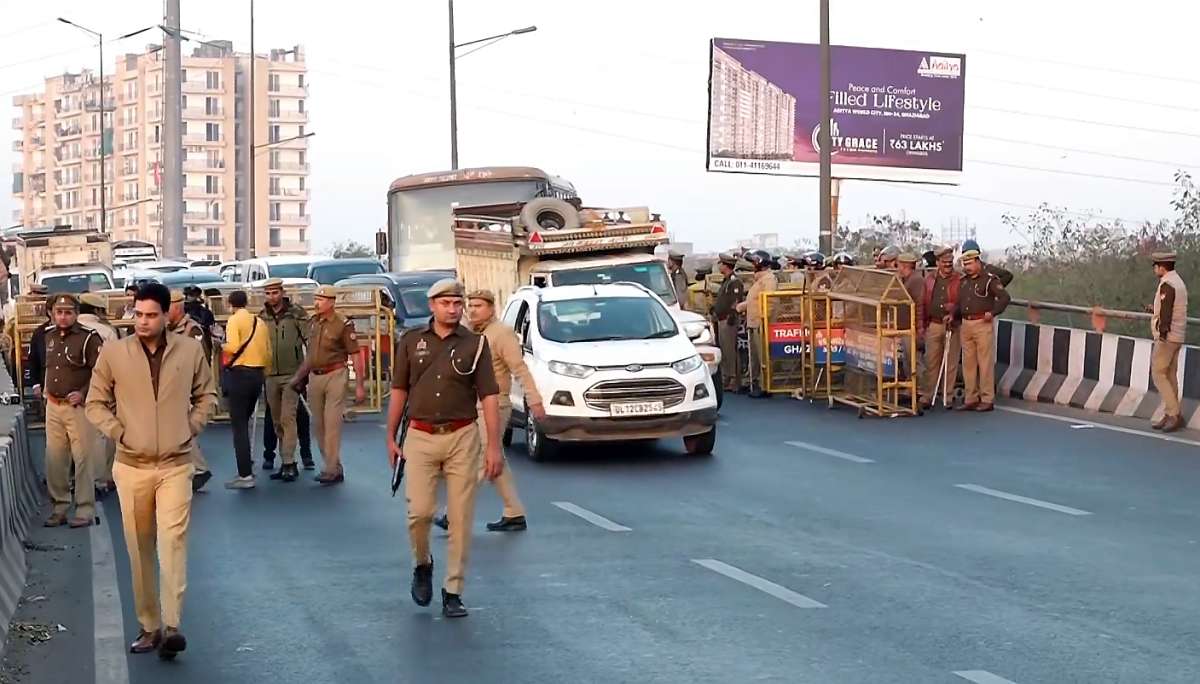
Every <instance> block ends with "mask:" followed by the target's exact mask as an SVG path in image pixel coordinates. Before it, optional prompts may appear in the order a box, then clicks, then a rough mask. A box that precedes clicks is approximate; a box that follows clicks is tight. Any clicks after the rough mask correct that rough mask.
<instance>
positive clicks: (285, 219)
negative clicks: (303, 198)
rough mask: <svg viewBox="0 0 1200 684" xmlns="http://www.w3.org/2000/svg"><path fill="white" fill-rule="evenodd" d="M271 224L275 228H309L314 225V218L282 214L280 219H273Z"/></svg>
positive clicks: (306, 215)
mask: <svg viewBox="0 0 1200 684" xmlns="http://www.w3.org/2000/svg"><path fill="white" fill-rule="evenodd" d="M269 223H270V224H271V225H273V226H308V225H310V224H312V216H309V215H308V214H305V215H303V216H301V215H300V214H280V215H279V218H277V219H271V220H270V221H269Z"/></svg>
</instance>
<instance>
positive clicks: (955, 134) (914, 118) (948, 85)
mask: <svg viewBox="0 0 1200 684" xmlns="http://www.w3.org/2000/svg"><path fill="white" fill-rule="evenodd" d="M819 50H820V48H819V46H817V45H813V44H807V43H776V42H769V41H753V40H737V39H727V38H715V39H713V40H712V41H711V44H710V53H711V58H710V61H709V79H708V85H709V98H708V155H707V156H708V170H709V171H719V172H729V173H758V174H773V175H784V176H815V175H818V173H819V164H820V148H819V146H818V144H817V134H818V124H819V123H820V120H821V101H820V99H819V98H820V88H821V86H820V83H821V75H820V69H819V57H820V54H819ZM830 59H831V62H830V72H831V76H832V80H831V91H830V94H829V97H830V100H831V103H830V104H831V111H832V113H833V120H832V124H831V125H830V135H831V138H832V142H833V149H832V151H831V155H832V159H833V176H834V177H835V178H852V179H864V180H893V181H897V180H898V181H912V182H921V183H942V184H951V185H952V184H955V183H957V182H958V179H959V176H960V175H961V174H962V161H963V149H962V147H963V146H962V141H963V106H964V104H965V99H966V98H965V95H966V91H965V83H966V56H965V55H961V54H952V53H944V52H917V51H911V50H887V49H881V48H863V47H848V46H842V45H834V46H832V47H831V48H830Z"/></svg>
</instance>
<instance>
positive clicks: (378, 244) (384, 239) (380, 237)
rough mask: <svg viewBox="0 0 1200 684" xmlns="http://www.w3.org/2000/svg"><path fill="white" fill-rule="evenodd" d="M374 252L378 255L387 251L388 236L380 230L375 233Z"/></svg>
mask: <svg viewBox="0 0 1200 684" xmlns="http://www.w3.org/2000/svg"><path fill="white" fill-rule="evenodd" d="M375 253H376V254H378V255H380V256H383V255H385V254H387V253H388V236H387V233H385V232H384V231H382V230H381V231H379V232H377V233H375Z"/></svg>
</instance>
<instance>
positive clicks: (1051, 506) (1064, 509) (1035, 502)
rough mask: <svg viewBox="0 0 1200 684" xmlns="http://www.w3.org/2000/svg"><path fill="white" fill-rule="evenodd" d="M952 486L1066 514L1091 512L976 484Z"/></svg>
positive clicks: (1086, 513)
mask: <svg viewBox="0 0 1200 684" xmlns="http://www.w3.org/2000/svg"><path fill="white" fill-rule="evenodd" d="M954 486H955V487H958V488H959V489H965V490H967V491H969V492H975V493H977V494H987V495H988V496H994V497H996V498H997V499H1007V500H1008V501H1016V502H1017V503H1023V504H1029V505H1030V506H1037V507H1038V508H1045V509H1046V510H1048V511H1058V512H1059V513H1066V514H1067V515H1091V513H1089V512H1088V511H1081V510H1079V509H1078V508H1071V507H1070V506H1060V505H1059V504H1056V503H1050V502H1049V501H1042V500H1040V499H1031V498H1029V497H1027V496H1021V495H1020V494H1009V493H1008V492H1002V491H1000V490H998V489H990V488H988V487H981V486H980V485H977V484H956V485H954Z"/></svg>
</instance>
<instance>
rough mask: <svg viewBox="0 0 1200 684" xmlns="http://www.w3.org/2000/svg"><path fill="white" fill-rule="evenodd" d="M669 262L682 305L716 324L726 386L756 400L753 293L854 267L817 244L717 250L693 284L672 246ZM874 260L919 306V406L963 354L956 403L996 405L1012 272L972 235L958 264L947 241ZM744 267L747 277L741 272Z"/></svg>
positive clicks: (758, 344)
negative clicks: (807, 248) (798, 276)
mask: <svg viewBox="0 0 1200 684" xmlns="http://www.w3.org/2000/svg"><path fill="white" fill-rule="evenodd" d="M668 261H669V262H670V263H671V264H672V270H671V274H672V284H673V285H674V287H675V290H676V292H677V293H679V297H678V298H679V301H680V305H681V306H683V307H684V308H690V309H692V310H695V311H696V312H697V313H701V314H704V315H705V316H707V317H708V318H709V320H710V321H711V322H712V324H713V326H714V328H715V330H716V334H717V341H718V344H719V345H720V348H721V377H722V379H723V382H724V383H725V387H724V390H725V391H726V392H734V393H742V392H745V393H747V394H748V395H749V396H750V397H753V398H765V397H768V396H770V395H769V394H768V393H767V392H766V391H765V388H764V387H763V367H764V366H765V364H766V363H767V360H766V359H764V358H762V355H763V351H764V349H765V343H764V340H763V335H764V334H765V330H764V326H765V321H764V312H763V311H762V303H761V301H762V300H761V297H760V296H759V295H760V294H761V293H763V292H773V291H775V290H777V289H778V288H779V283H780V280H781V278H785V277H788V276H784V275H783V274H786V273H788V272H795V271H804V272H809V273H819V274H821V275H824V276H827V277H823V278H822V277H818V278H814V279H813V282H814V283H816V284H817V287H818V288H821V289H827V288H828V287H829V286H830V285H831V284H832V282H833V278H834V277H836V274H837V273H838V272H839V271H840V270H841V269H842V268H844V267H847V266H855V265H856V264H855V258H854V257H853V256H852V255H850V254H848V253H846V252H839V253H837V254H834V255H833V256H832V257H826V256H825V255H824V254H822V253H820V252H816V251H811V252H806V253H802V254H788V255H777V256H772V255H771V254H770V253H769V252H767V251H765V250H748V251H743V252H740V253H722V254H721V255H720V256H719V257H718V258H717V262H716V268H717V269H718V270H719V275H720V277H713V272H712V266H706V267H703V268H701V269H699V270H697V272H696V278H697V281H696V283H694V284H691V285H688V284H687V280H686V276H681V274H682V263H683V255H681V254H678V253H675V252H672V253H670V254H669V255H668ZM873 261H874V263H873V264H872V267H873V268H875V269H878V270H883V271H889V272H893V273H895V274H896V276H897V277H898V278H899V280H900V282H901V284H902V285H903V286H904V288H905V290H906V291H907V292H908V294H909V296H910V297H911V298H912V300H913V303H914V307H915V308H916V314H917V315H916V320H917V327H918V331H917V341H918V342H917V344H918V349H919V350H920V351H922V352H923V353H922V354H921V357H920V361H921V366H923V369H924V371H923V373H921V375H920V382H919V388H920V389H919V394H920V397H919V400H920V403H921V405H922V407H928V406H930V405H931V404H932V403H933V402H934V400H935V398H936V397H935V394H937V393H938V390H939V388H940V387H944V386H945V384H946V379H948V381H949V383H951V384H953V383H954V382H955V381H956V378H957V376H958V366H959V359H960V357H961V359H962V371H963V385H964V387H965V393H964V397H963V401H962V403H961V404H958V405H957V406H955V409H956V410H959V411H977V412H987V411H991V410H993V409H994V406H995V377H994V364H993V363H992V359H993V358H994V355H995V327H994V326H993V325H992V320H993V319H994V318H996V317H998V316H999V315H1000V314H1001V313H1003V312H1004V310H1005V308H1006V307H1007V306H1008V304H1009V301H1010V297H1009V294H1008V292H1007V291H1006V289H1005V287H1006V286H1007V285H1008V284H1009V283H1011V282H1012V279H1013V276H1012V273H1010V272H1009V271H1007V270H1005V269H1003V268H1001V267H999V266H997V265H995V264H987V263H984V262H983V259H982V254H981V252H980V249H979V245H978V243H976V242H975V241H974V240H967V241H965V242H963V244H962V252H961V255H960V257H959V259H958V264H957V267H956V263H955V256H954V248H953V247H950V246H941V247H935V248H933V249H930V250H928V251H926V252H925V253H924V254H922V255H920V256H919V257H918V256H917V255H916V254H914V253H911V252H903V251H901V250H900V248H898V247H896V246H894V245H889V246H886V247H883V248H881V249H878V250H876V251H875V252H874V254H873ZM746 273H750V274H751V275H750V277H749V278H744V277H743V275H744V274H746ZM746 280H749V283H750V284H749V286H747V284H746V282H745V281H746ZM739 342H740V344H739ZM742 349H745V351H746V353H745V354H743V353H742V352H741V350H742Z"/></svg>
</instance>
